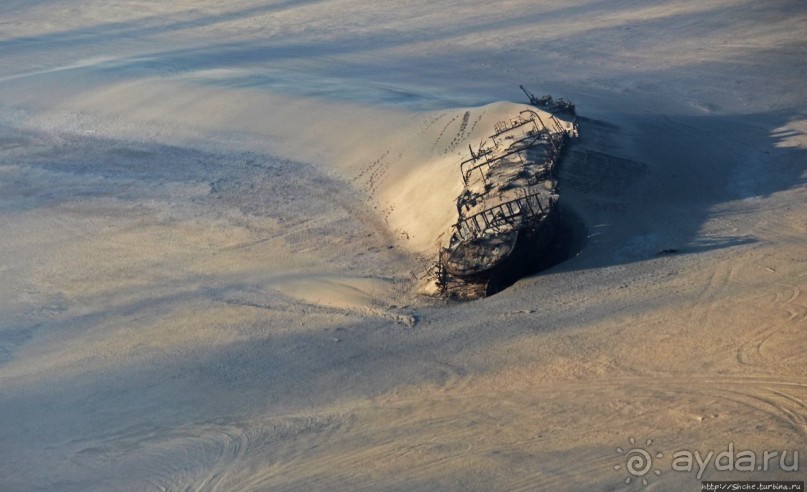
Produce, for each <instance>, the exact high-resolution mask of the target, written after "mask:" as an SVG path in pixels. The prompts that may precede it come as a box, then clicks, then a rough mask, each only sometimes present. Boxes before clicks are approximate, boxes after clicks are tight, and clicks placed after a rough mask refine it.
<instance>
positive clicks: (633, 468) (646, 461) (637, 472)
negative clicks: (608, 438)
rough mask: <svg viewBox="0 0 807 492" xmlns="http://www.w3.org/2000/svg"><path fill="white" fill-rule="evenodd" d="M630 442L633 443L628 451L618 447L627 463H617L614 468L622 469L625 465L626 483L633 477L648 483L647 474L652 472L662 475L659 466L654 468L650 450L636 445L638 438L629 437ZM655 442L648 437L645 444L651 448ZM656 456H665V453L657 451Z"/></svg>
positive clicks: (645, 483) (618, 451)
mask: <svg viewBox="0 0 807 492" xmlns="http://www.w3.org/2000/svg"><path fill="white" fill-rule="evenodd" d="M628 442H629V443H630V445H631V448H630V449H628V450H627V451H626V450H624V449H622V448H616V452H617V453H619V454H621V455H622V456H624V459H625V464H624V465H615V466H614V470H621V469H622V467H623V466H624V468H625V470H626V471H627V472H628V476H627V478H625V483H631V482H632V481H633V479H634V478H635V479H637V480H638V479H640V478H641V481H642V485H647V484H648V483H649V482H648V480H647V474H648V473H651V472H652V474H653V475H656V476H658V475H661V470H659V469H657V468H653V456H651V453H650V451H648V450H647V449H644V448H640V447H637V446H636V440H635V439H634V438H632V437H631V438H630V439H628ZM652 444H653V440H652V439H648V440H647V441H645V446H646V447H647V448H649V447H650V446H651V445H652ZM655 457H656V458H663V457H664V454H663V453H655Z"/></svg>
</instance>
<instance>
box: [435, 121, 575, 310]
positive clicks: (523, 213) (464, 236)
mask: <svg viewBox="0 0 807 492" xmlns="http://www.w3.org/2000/svg"><path fill="white" fill-rule="evenodd" d="M576 132H577V127H576V125H575V124H574V123H573V122H571V123H570V122H565V121H561V120H559V119H558V118H557V117H555V116H554V115H553V114H551V113H547V112H544V111H540V112H538V111H533V110H532V109H525V110H524V111H521V112H520V113H519V115H518V116H517V117H515V118H512V119H510V120H506V121H500V122H498V123H496V125H495V126H494V131H493V133H492V134H491V135H490V136H489V137H488V138H487V139H486V140H485V141H483V142H482V143H481V144H480V145H479V147H478V149H476V150H474V149H473V148H472V147H469V150H470V157H469V158H468V159H465V160H463V161H462V162H461V163H460V172H461V174H462V180H463V183H464V185H465V186H464V189H463V191H462V193H460V195H459V197H458V198H457V214H458V218H457V222H456V224H455V225H454V226H453V228H452V231H451V237H450V240H449V242H448V245H447V247H445V248H443V249H442V250H441V251H440V256H439V260H438V265H437V268H436V271H437V275H438V285H439V286H440V287H441V289H443V291H444V293H446V294H449V295H452V296H455V297H460V298H475V297H481V296H484V295H486V294H487V293H489V292H490V291H491V287H492V285H491V284H492V283H495V282H496V278H497V276H499V275H501V274H502V273H503V272H505V271H506V270H507V269H508V268H512V267H513V265H516V264H518V263H520V262H521V261H522V260H523V258H522V256H524V255H535V254H540V252H541V251H542V250H543V249H545V247H546V246H547V245H548V244H549V242H550V241H551V240H552V236H553V231H554V221H555V220H556V218H557V217H556V215H557V214H556V206H557V200H558V195H557V193H556V182H555V179H554V176H553V169H554V167H555V164H556V163H557V161H558V159H559V158H560V155H561V152H562V150H563V147H564V146H565V145H566V143H567V141H568V139H569V137H570V136H575V135H576Z"/></svg>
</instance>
